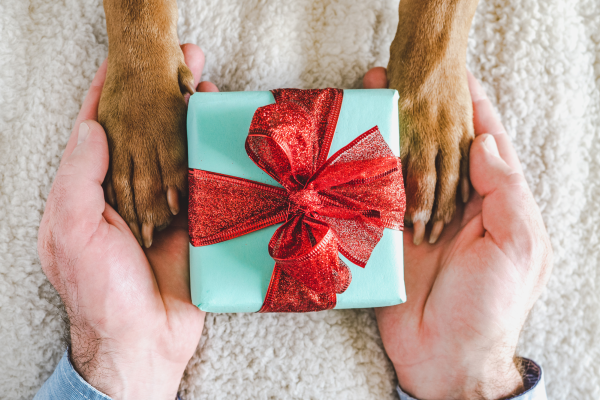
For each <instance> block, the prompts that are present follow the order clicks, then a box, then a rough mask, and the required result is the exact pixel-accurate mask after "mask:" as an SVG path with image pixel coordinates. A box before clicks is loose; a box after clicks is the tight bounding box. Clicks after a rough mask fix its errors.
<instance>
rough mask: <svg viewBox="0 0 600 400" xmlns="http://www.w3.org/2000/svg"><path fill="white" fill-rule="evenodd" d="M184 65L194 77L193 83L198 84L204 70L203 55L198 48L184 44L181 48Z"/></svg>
mask: <svg viewBox="0 0 600 400" xmlns="http://www.w3.org/2000/svg"><path fill="white" fill-rule="evenodd" d="M181 51H182V52H183V57H184V59H185V64H186V65H187V66H188V68H189V69H190V71H192V75H193V77H194V82H200V77H201V76H202V69H203V68H204V60H205V58H204V53H203V52H202V50H201V49H200V47H198V46H196V45H195V44H191V43H186V44H184V45H182V46H181Z"/></svg>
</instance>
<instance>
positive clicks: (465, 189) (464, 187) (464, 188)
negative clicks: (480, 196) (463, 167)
mask: <svg viewBox="0 0 600 400" xmlns="http://www.w3.org/2000/svg"><path fill="white" fill-rule="evenodd" d="M470 192H471V185H470V184H469V178H467V177H464V178H462V180H461V181H460V193H461V195H462V201H463V203H466V202H467V201H469V195H470Z"/></svg>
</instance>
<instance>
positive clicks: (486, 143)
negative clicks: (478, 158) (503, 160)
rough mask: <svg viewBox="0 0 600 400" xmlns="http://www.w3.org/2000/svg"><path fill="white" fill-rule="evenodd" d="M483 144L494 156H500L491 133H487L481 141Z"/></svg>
mask: <svg viewBox="0 0 600 400" xmlns="http://www.w3.org/2000/svg"><path fill="white" fill-rule="evenodd" d="M483 145H484V146H485V148H486V150H487V151H489V152H490V153H492V154H493V155H495V156H496V157H500V153H499V152H498V146H497V145H496V139H494V136H493V135H488V137H486V138H485V140H484V141H483Z"/></svg>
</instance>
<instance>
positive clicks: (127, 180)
mask: <svg viewBox="0 0 600 400" xmlns="http://www.w3.org/2000/svg"><path fill="white" fill-rule="evenodd" d="M104 6H105V10H106V16H107V22H108V23H107V27H108V33H109V43H110V45H109V55H108V70H107V74H106V82H105V83H104V88H103V90H102V97H101V99H100V104H99V107H98V121H99V122H100V123H101V124H102V126H103V127H104V129H105V130H106V133H107V136H108V144H109V151H110V167H109V171H108V174H107V176H106V178H105V186H106V197H107V200H108V202H109V203H110V204H111V205H112V206H113V207H115V208H116V209H117V211H118V212H119V214H120V215H121V216H122V217H123V219H124V220H125V222H127V224H128V225H129V227H130V228H131V231H132V233H133V234H134V235H135V237H136V238H137V239H138V241H139V242H140V245H141V244H142V243H143V244H144V245H145V246H146V247H150V246H151V244H152V238H153V232H154V229H155V228H156V229H159V230H160V229H161V228H164V227H166V226H167V225H168V224H169V222H170V221H171V219H172V217H173V215H175V214H177V213H178V212H179V198H180V197H181V195H182V194H184V193H186V186H187V150H186V134H185V132H186V110H187V105H186V102H185V99H184V95H183V93H184V92H189V93H190V94H191V93H193V92H194V78H193V75H192V73H191V72H190V70H189V69H188V67H187V66H186V64H185V60H184V56H183V52H182V50H181V48H180V46H179V41H178V38H177V31H176V22H177V5H176V4H174V2H172V3H171V2H164V3H161V4H158V3H157V4H154V3H152V7H154V8H152V7H150V6H149V7H147V9H144V12H145V14H144V13H142V12H141V11H140V15H136V16H134V17H135V18H133V17H132V20H131V21H127V20H126V18H125V17H123V16H124V15H125V16H130V15H131V14H132V12H131V10H126V7H127V5H126V4H123V2H121V1H119V0H116V1H115V0H112V1H111V0H107V1H105V2H104ZM158 16H160V17H161V18H158ZM167 17H168V18H167ZM123 21H125V22H123ZM123 25H127V27H124V26H123Z"/></svg>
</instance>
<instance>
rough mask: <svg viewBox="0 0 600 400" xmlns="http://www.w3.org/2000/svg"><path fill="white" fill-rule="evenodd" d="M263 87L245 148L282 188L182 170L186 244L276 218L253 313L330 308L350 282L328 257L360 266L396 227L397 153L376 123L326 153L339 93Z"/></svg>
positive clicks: (401, 199)
mask: <svg viewBox="0 0 600 400" xmlns="http://www.w3.org/2000/svg"><path fill="white" fill-rule="evenodd" d="M272 93H273V96H274V97H275V101H276V103H275V104H270V105H268V106H264V107H260V108H258V109H257V110H256V112H255V113H254V118H253V119H252V124H251V125H250V132H249V134H248V138H247V139H246V152H247V153H248V156H249V157H250V158H251V159H252V161H254V162H255V163H256V165H258V166H259V167H260V168H261V169H262V170H263V171H265V172H266V173H267V174H269V175H270V176H271V177H272V178H273V179H275V180H276V181H277V182H279V183H280V184H281V185H282V186H283V188H280V187H276V186H271V185H265V184H262V183H258V182H254V181H250V180H247V179H242V178H237V177H233V176H227V175H222V174H217V173H213V172H208V171H202V170H194V169H190V173H189V183H190V205H189V231H190V240H191V243H192V245H194V246H205V245H209V244H213V243H218V242H222V241H225V240H229V239H233V238H236V237H238V236H241V235H245V234H247V233H250V232H252V231H255V230H257V229H262V228H265V227H267V226H270V225H273V224H278V223H281V222H285V223H284V224H283V225H282V226H280V227H279V228H278V229H277V231H276V232H275V234H274V235H273V237H272V238H271V241H270V242H269V254H270V255H271V257H273V259H274V260H275V269H274V270H273V275H272V277H271V282H270V284H269V289H268V290H267V295H266V298H265V301H264V304H263V306H262V308H261V309H260V312H307V311H319V310H327V309H331V308H333V307H335V304H336V294H337V293H343V292H344V291H345V290H346V288H347V287H348V285H349V284H350V280H351V279H352V278H351V274H350V269H349V268H348V267H347V266H346V264H345V263H344V262H343V261H342V260H341V259H340V258H339V256H338V253H341V254H343V255H344V256H345V257H346V258H347V259H348V260H350V261H351V262H353V263H354V264H356V265H359V266H361V267H364V266H365V265H366V263H367V260H368V259H369V257H370V255H371V252H372V251H373V249H374V248H375V246H376V245H377V243H378V242H379V240H380V239H381V237H382V235H383V229H384V228H391V229H398V230H401V229H402V228H403V226H404V222H403V221H404V210H405V207H406V198H405V194H404V187H403V181H402V167H401V164H400V159H399V158H398V157H396V156H394V154H393V153H392V151H391V150H390V148H389V146H388V145H387V143H386V142H385V140H384V139H383V137H382V136H381V133H380V132H379V130H378V129H377V127H373V128H371V129H369V130H368V131H367V132H365V133H363V134H362V135H360V136H359V137H357V138H356V139H354V140H353V141H352V142H351V143H350V144H348V145H347V146H345V147H344V148H342V149H341V150H340V151H338V152H337V153H335V154H334V155H333V156H331V157H330V158H329V159H327V154H328V153H329V148H330V146H331V140H332V139H333V134H334V132H335V127H336V124H337V120H338V116H339V112H340V107H341V104H342V96H343V92H342V90H339V89H323V90H299V89H278V90H273V91H272Z"/></svg>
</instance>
